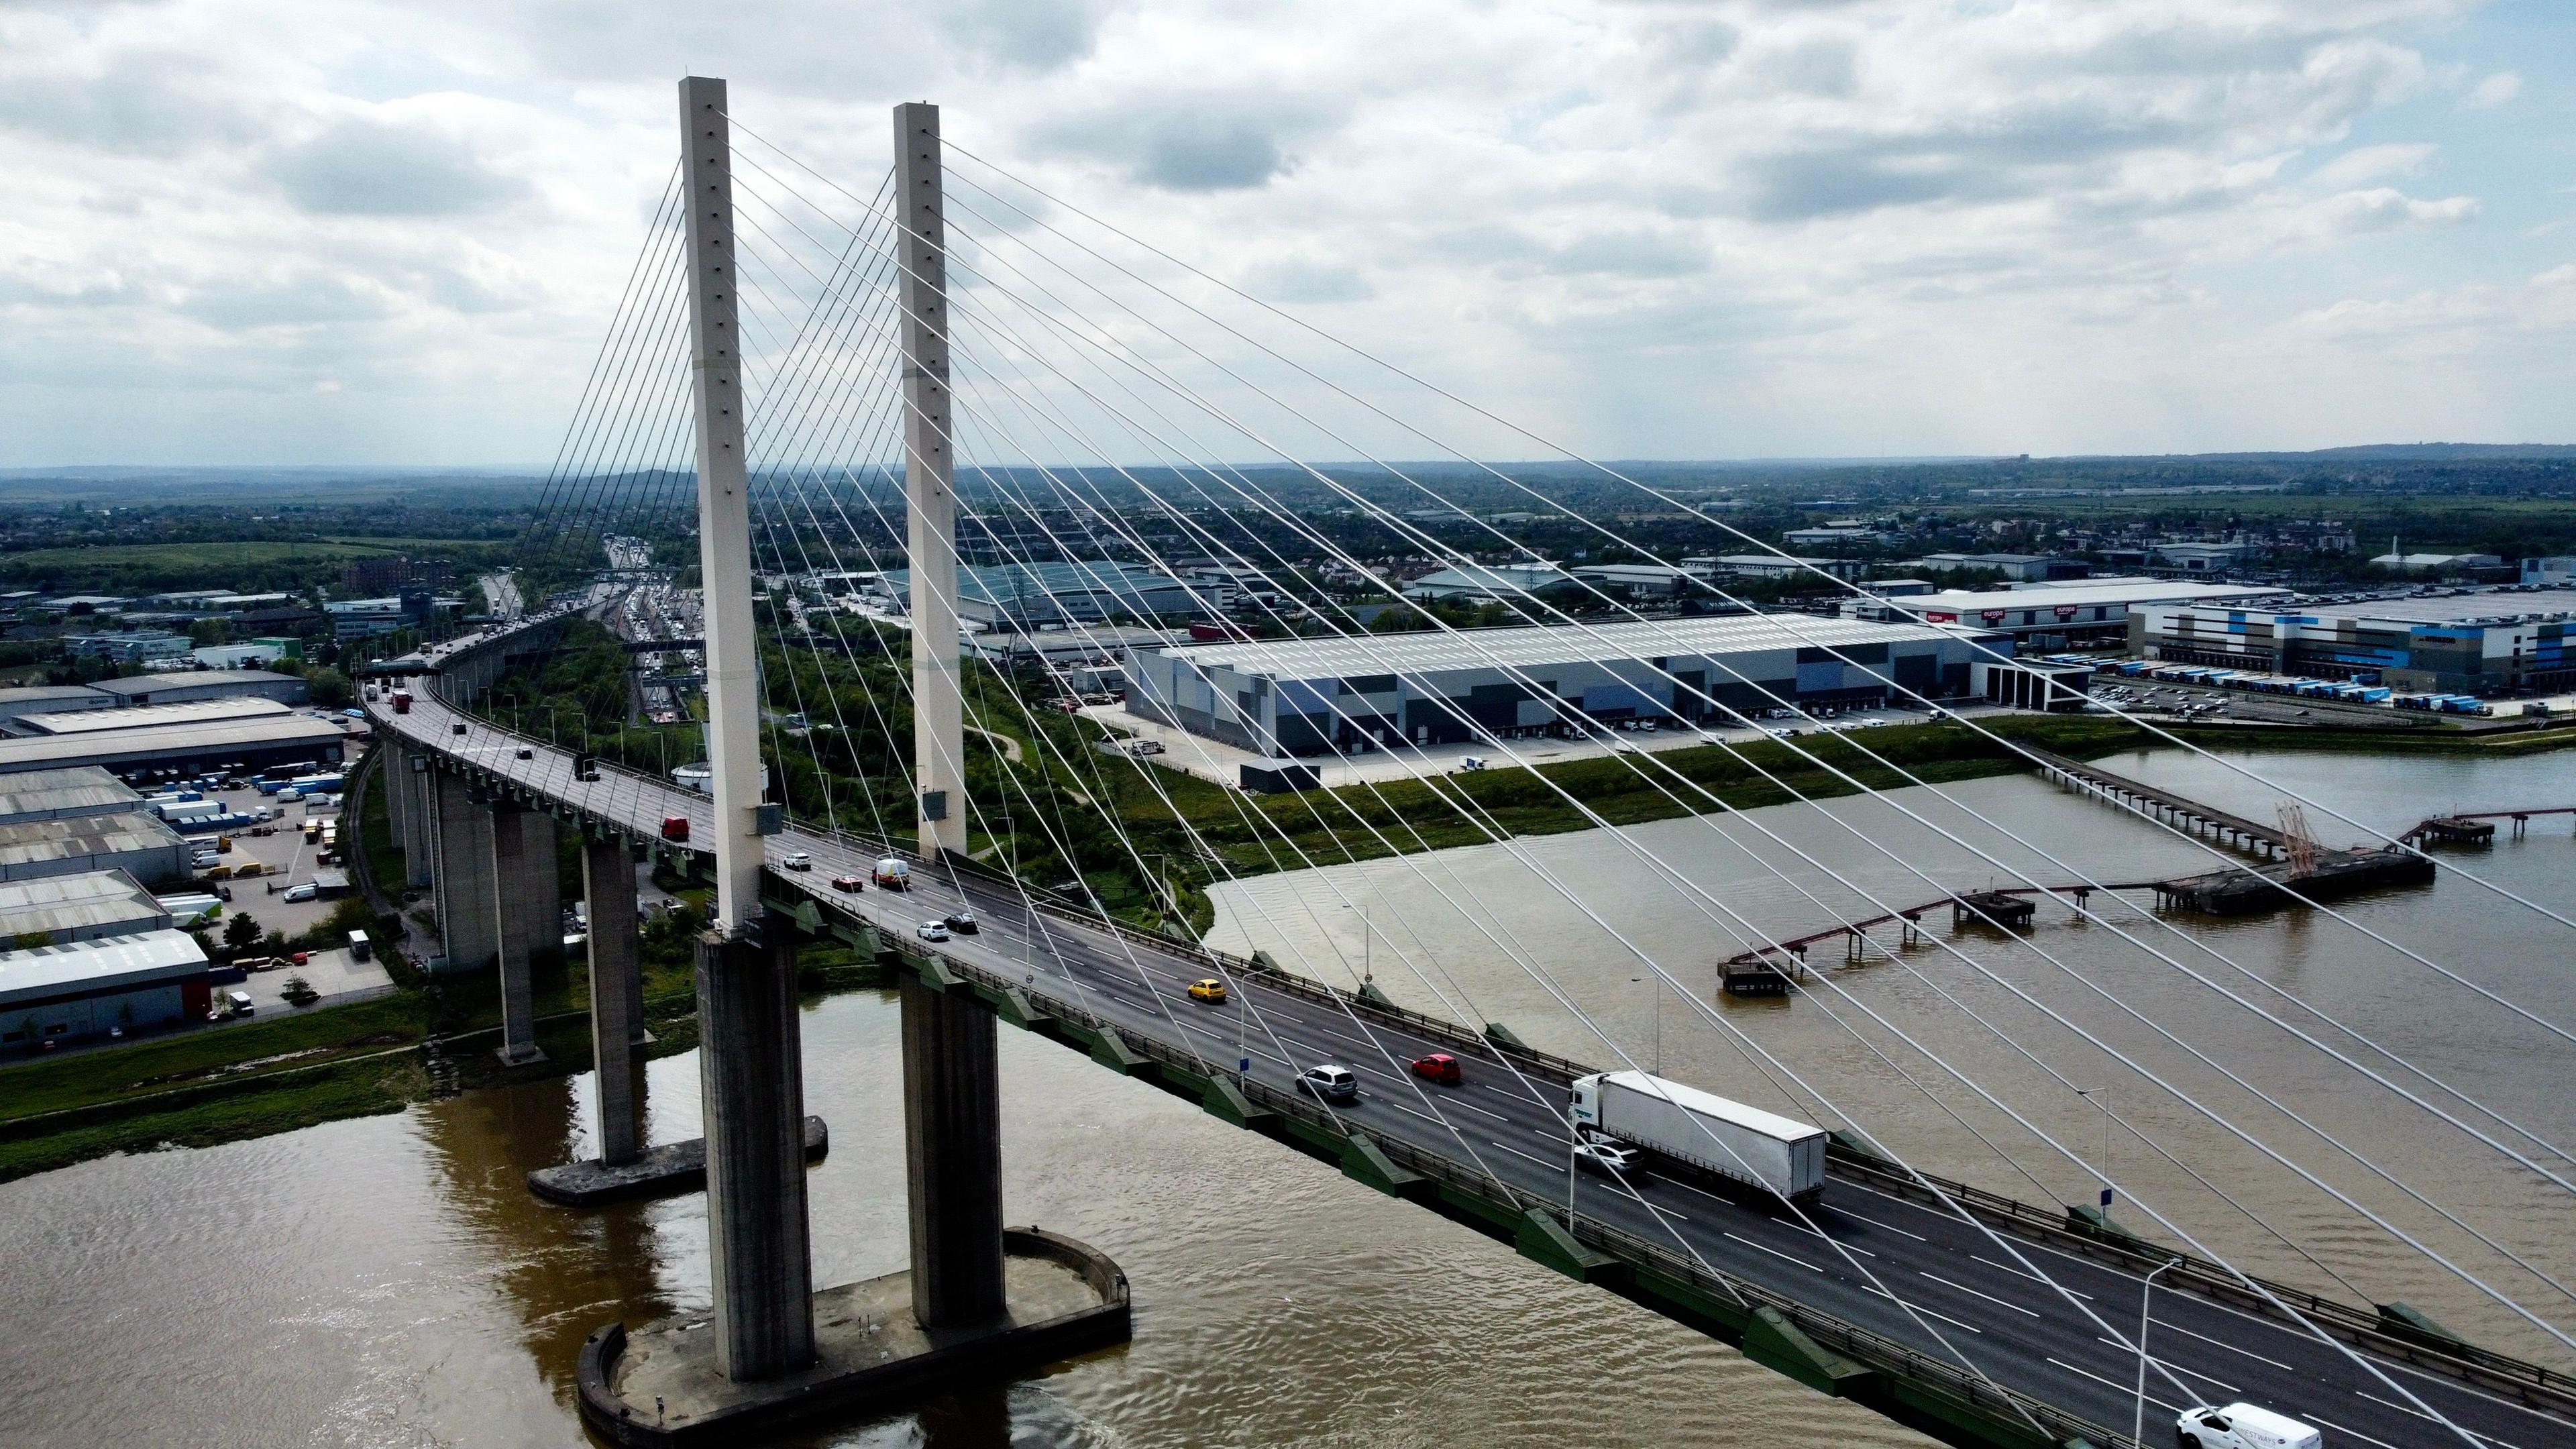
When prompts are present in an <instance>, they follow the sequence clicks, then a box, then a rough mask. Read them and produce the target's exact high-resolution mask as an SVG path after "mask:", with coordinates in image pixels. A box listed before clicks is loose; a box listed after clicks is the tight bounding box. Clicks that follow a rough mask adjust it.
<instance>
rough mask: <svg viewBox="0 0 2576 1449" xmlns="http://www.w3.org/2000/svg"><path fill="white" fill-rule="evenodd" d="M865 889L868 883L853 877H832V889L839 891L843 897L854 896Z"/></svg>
mask: <svg viewBox="0 0 2576 1449" xmlns="http://www.w3.org/2000/svg"><path fill="white" fill-rule="evenodd" d="M867 888H868V883H867V882H866V881H864V880H861V879H860V878H859V877H857V876H854V875H836V876H834V877H832V889H834V890H836V891H839V892H840V893H841V894H843V895H849V896H854V895H857V894H858V893H859V892H861V891H863V890H866V889H867Z"/></svg>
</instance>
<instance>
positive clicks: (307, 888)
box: [286, 882, 321, 904]
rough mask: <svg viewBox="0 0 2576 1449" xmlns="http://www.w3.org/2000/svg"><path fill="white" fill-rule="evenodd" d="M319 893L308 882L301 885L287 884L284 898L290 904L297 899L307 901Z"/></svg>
mask: <svg viewBox="0 0 2576 1449" xmlns="http://www.w3.org/2000/svg"><path fill="white" fill-rule="evenodd" d="M320 894H321V892H320V891H318V890H316V889H314V887H313V885H312V884H311V883H310V882H307V883H305V884H303V885H297V886H288V887H287V888H286V899H287V901H288V903H290V904H292V903H294V902H297V901H309V900H311V899H313V898H314V897H315V896H317V895H320Z"/></svg>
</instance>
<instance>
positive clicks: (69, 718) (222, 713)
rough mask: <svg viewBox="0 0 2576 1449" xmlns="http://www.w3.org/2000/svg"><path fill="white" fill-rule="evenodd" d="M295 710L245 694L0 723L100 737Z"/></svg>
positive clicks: (19, 734) (17, 730)
mask: <svg viewBox="0 0 2576 1449" xmlns="http://www.w3.org/2000/svg"><path fill="white" fill-rule="evenodd" d="M293 713H294V711H293V710H290V709H288V708H287V707H286V706H285V705H282V704H279V703H278V702H277V701H276V700H273V699H261V698H259V697H258V696H256V695H243V696H237V697H235V698H231V699H192V700H188V701H185V702H184V703H180V704H145V705H136V706H134V707H132V708H126V709H119V708H107V709H66V710H48V711H46V712H44V713H42V714H30V715H21V716H19V717H18V718H17V719H15V720H10V721H6V722H0V734H7V735H10V736H14V737H16V738H20V739H29V738H35V737H37V736H50V737H55V738H67V737H70V736H73V735H90V736H96V735H102V734H112V733H117V732H120V731H124V730H148V729H166V728H168V727H169V726H171V725H187V724H204V723H207V722H208V721H212V720H246V719H282V718H285V717H287V716H289V715H292V714H293Z"/></svg>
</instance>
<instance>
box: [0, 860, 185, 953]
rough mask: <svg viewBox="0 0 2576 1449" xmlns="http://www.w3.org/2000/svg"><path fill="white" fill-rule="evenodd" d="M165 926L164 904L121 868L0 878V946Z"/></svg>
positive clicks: (90, 937) (93, 937)
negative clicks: (46, 875) (69, 873)
mask: <svg viewBox="0 0 2576 1449" xmlns="http://www.w3.org/2000/svg"><path fill="white" fill-rule="evenodd" d="M170 925H171V921H170V909H169V907H167V906H164V905H162V904H161V903H160V902H159V901H157V900H154V899H153V898H152V893H151V892H150V891H147V890H145V889H144V888H143V887H142V886H140V885H137V884H136V883H135V880H134V877H132V876H130V875H127V874H126V873H125V872H123V871H121V870H89V871H81V872H79V873H77V874H74V875H58V876H48V877H45V878H42V879H38V880H14V881H0V950H7V949H10V948H12V947H13V946H15V945H16V944H18V943H26V944H30V945H47V946H61V945H66V944H69V943H71V942H74V941H95V940H97V939H98V938H100V937H102V936H133V935H140V934H142V933H143V932H146V931H166V930H169V929H170ZM39 937H41V938H43V939H42V940H38V939H37V938H39Z"/></svg>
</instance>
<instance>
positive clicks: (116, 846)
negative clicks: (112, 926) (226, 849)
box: [0, 808, 191, 885]
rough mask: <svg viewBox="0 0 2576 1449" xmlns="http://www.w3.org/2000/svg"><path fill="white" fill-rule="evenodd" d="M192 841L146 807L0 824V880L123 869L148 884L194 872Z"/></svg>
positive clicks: (174, 878) (157, 883)
mask: <svg viewBox="0 0 2576 1449" xmlns="http://www.w3.org/2000/svg"><path fill="white" fill-rule="evenodd" d="M190 854H191V852H190V850H189V848H188V842H187V840H186V839H185V838H183V837H182V836H181V835H180V834H179V832H178V831H176V830H173V829H171V828H170V826H169V823H168V822H166V821H164V820H163V819H162V818H161V817H160V816H158V815H154V814H152V813H150V812H149V811H146V810H142V809H139V808H138V809H134V810H121V811H116V812H114V813H111V814H103V815H67V816H61V817H57V818H55V819H51V820H21V821H18V822H16V823H14V824H9V825H0V881H15V880H40V879H43V878H45V877H47V876H57V875H78V874H79V873H81V872H82V871H90V870H121V871H123V872H125V873H126V874H127V875H130V876H132V877H134V878H135V879H136V880H139V881H141V882H143V883H144V884H146V885H160V884H162V883H163V882H165V881H174V880H183V879H185V878H186V877H187V875H188V858H189V856H190Z"/></svg>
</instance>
